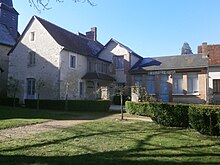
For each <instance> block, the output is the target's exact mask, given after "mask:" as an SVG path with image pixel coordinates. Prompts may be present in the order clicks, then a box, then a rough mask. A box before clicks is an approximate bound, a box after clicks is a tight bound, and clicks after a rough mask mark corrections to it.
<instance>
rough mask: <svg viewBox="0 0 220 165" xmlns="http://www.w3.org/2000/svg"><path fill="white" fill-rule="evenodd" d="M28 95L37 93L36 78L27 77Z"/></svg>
mask: <svg viewBox="0 0 220 165" xmlns="http://www.w3.org/2000/svg"><path fill="white" fill-rule="evenodd" d="M27 95H28V97H30V96H34V95H35V79H33V78H29V79H27Z"/></svg>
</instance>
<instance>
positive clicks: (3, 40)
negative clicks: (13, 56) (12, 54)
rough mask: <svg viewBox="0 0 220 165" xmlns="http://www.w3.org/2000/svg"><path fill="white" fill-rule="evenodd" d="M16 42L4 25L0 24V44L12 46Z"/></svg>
mask: <svg viewBox="0 0 220 165" xmlns="http://www.w3.org/2000/svg"><path fill="white" fill-rule="evenodd" d="M15 43H16V41H15V39H14V38H13V37H12V36H11V34H10V33H9V31H8V29H7V28H6V26H5V25H3V24H0V44H4V45H9V46H13V45H15Z"/></svg>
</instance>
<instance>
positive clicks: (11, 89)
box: [7, 77, 21, 107]
mask: <svg viewBox="0 0 220 165" xmlns="http://www.w3.org/2000/svg"><path fill="white" fill-rule="evenodd" d="M20 85H21V82H20V81H19V80H17V79H15V78H13V77H9V78H8V84H7V91H8V96H9V97H12V98H13V106H14V107H15V106H16V96H17V94H18V92H19V89H20Z"/></svg>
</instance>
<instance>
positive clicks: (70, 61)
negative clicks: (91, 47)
mask: <svg viewBox="0 0 220 165" xmlns="http://www.w3.org/2000/svg"><path fill="white" fill-rule="evenodd" d="M72 57H75V66H74V67H73V66H72ZM69 67H70V68H71V69H77V56H76V55H74V54H71V53H70V55H69Z"/></svg>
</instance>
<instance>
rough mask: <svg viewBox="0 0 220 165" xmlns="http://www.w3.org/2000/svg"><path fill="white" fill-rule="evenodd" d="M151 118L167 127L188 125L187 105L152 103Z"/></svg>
mask: <svg viewBox="0 0 220 165" xmlns="http://www.w3.org/2000/svg"><path fill="white" fill-rule="evenodd" d="M153 107H154V108H153V117H152V119H153V120H154V121H156V122H157V123H158V124H161V125H164V126H168V127H185V128H187V127H188V126H189V117H188V109H189V105H185V104H170V103H154V104H153Z"/></svg>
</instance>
